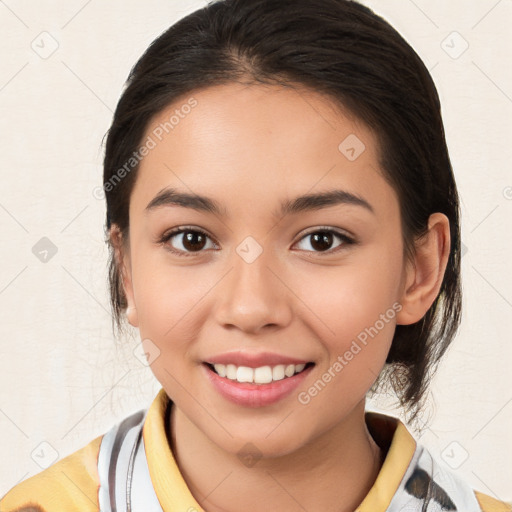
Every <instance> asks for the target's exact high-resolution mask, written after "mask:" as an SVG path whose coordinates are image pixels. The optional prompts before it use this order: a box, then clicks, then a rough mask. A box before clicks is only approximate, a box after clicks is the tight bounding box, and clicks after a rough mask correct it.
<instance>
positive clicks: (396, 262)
mask: <svg viewBox="0 0 512 512" xmlns="http://www.w3.org/2000/svg"><path fill="white" fill-rule="evenodd" d="M185 105H190V106H191V107H190V108H189V107H186V106H185ZM173 115H174V118H172V116H173ZM170 120H171V121H170ZM165 123H167V124H165ZM163 127H165V128H163ZM166 132H168V133H166ZM149 138H150V139H151V140H152V141H153V142H150V143H149V144H148V147H150V146H151V149H150V150H149V151H148V152H147V154H146V156H144V158H143V160H142V162H141V164H140V168H139V171H138V176H137V180H136V183H135V186H134V189H133V192H132V195H131V199H130V208H129V215H130V229H129V248H128V250H127V251H126V252H125V254H124V263H125V265H126V276H127V277H126V279H125V289H126V293H127V297H128V300H129V305H130V306H132V307H133V308H135V310H133V311H132V313H131V315H130V316H129V319H130V323H132V325H134V326H136V327H138V328H139V330H140V336H141V339H142V340H145V341H144V344H145V346H146V349H147V351H148V352H149V354H150V358H151V368H152V371H153V372H154V374H155V376H156V378H157V379H158V380H159V381H160V383H161V384H162V386H163V387H164V389H165V390H166V392H167V394H168V395H169V396H170V397H171V399H172V400H173V401H174V403H175V404H176V406H177V410H179V411H180V414H183V415H184V417H186V418H187V419H188V420H189V421H190V422H191V423H192V424H193V425H195V426H196V427H197V428H198V430H199V431H200V432H202V433H203V434H204V435H205V436H206V437H207V438H208V439H209V440H211V441H213V442H214V443H215V444H216V445H218V446H219V447H221V448H222V449H225V450H227V451H231V452H233V453H236V452H237V451H238V450H239V449H240V446H242V445H243V444H244V443H245V442H251V443H253V444H254V445H256V446H257V447H258V449H259V450H260V451H261V453H262V454H263V455H277V454H286V453H290V452H293V451H294V450H297V449H298V448H300V447H301V446H305V445H306V444H307V443H309V442H311V441H313V440H314V439H319V438H321V436H323V435H326V434H327V433H328V432H330V431H333V429H341V428H344V426H347V425H349V424H350V422H351V421H353V420H354V418H355V415H356V413H357V414H358V418H360V417H361V414H360V413H361V408H362V407H363V406H364V398H365V394H366V393H367V391H368V389H369V388H370V387H371V385H372V383H373V382H374V381H375V379H376V378H377V376H378V374H379V372H380V371H381V369H382V367H383V365H384V362H385V359H386V356H387V353H388V351H389V348H390V345H391V341H392V338H393V333H394V330H395V325H396V323H397V315H398V312H399V310H400V300H401V296H402V293H403V290H404V283H405V282H406V277H407V274H406V265H405V262H404V260H403V258H402V253H403V245H402V233H401V229H400V212H399V203H398V199H397V196H396V193H395V192H394V190H393V188H392V187H391V186H390V185H389V184H388V183H387V181H386V180H385V179H384V178H383V176H382V174H381V171H380V170H379V164H378V155H377V146H376V144H377V140H376V138H375V137H374V135H373V133H372V132H371V131H370V130H369V129H368V128H366V127H365V126H364V125H362V124H361V123H358V122H356V121H354V120H353V119H350V118H348V117H346V116H345V115H343V113H342V112H340V111H339V110H336V109H335V107H334V105H333V104H332V103H331V102H330V101H329V100H328V99H327V98H326V97H323V96H321V95H319V94H318V93H316V92H313V91H310V90H307V89H305V88H300V87H297V88H295V89H294V88H284V87H279V86H262V85H251V86H244V85H239V84H229V85H223V86H217V87H212V88H209V89H204V90H201V91H197V92H196V93H194V94H191V95H190V96H189V97H186V98H184V99H183V100H182V101H180V102H176V103H174V104H173V105H171V106H169V108H167V109H165V111H162V112H161V113H160V114H159V115H158V116H156V117H155V118H154V119H153V120H152V122H151V123H150V126H149V127H148V130H147V133H146V136H145V138H144V140H145V141H149ZM153 143H154V144H153ZM153 146H154V147H153ZM171 189H172V192H173V194H174V195H173V194H171ZM165 191H167V194H165ZM182 194H186V195H187V196H188V197H185V196H182ZM159 195H160V196H161V197H160V199H159V200H155V198H156V197H157V196H159ZM190 196H193V197H195V200H194V201H191V199H190ZM199 196H200V197H202V198H204V199H199ZM304 196H311V197H309V198H307V197H304ZM301 197H302V199H299V198H301ZM173 232H174V233H173ZM214 364H216V365H217V366H214ZM304 365H305V366H304ZM215 370H216V371H215ZM226 372H227V375H226ZM251 378H252V379H254V378H256V380H257V382H256V383H254V382H253V383H250V382H244V381H247V380H249V381H250V380H251ZM237 379H238V380H237ZM269 380H271V382H269ZM238 381H241V382H238ZM354 421H355V420H354Z"/></svg>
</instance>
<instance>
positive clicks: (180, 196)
mask: <svg viewBox="0 0 512 512" xmlns="http://www.w3.org/2000/svg"><path fill="white" fill-rule="evenodd" d="M338 204H348V205H355V206H361V207H363V208H365V209H366V210H368V211H369V212H371V213H373V214H375V211H374V209H373V207H372V205H371V204H370V203H369V202H368V201H366V200H365V199H363V198H362V197H360V196H358V195H356V194H353V193H352V192H348V191H346V190H329V191H326V192H319V193H316V194H305V195H302V196H298V197H296V198H294V199H293V200H289V199H288V200H284V201H282V202H281V205H280V208H279V209H278V210H276V211H274V212H273V215H274V216H276V217H284V216H286V215H291V214H297V213H299V212H305V211H312V210H320V209H322V208H328V207H330V206H336V205H338ZM164 206H181V207H184V208H192V209H193V210H197V211H200V212H206V213H212V214H215V215H219V216H227V211H226V209H225V208H223V207H222V206H221V205H220V204H219V203H218V202H217V201H215V200H214V199H212V198H209V197H206V196H201V195H198V194H188V193H186V192H179V191H178V190H176V189H173V188H169V187H167V188H164V189H162V190H161V191H160V192H159V193H158V194H157V195H156V196H155V197H154V198H153V199H152V200H151V201H150V202H149V204H148V205H147V206H146V208H145V212H146V213H149V212H151V211H152V210H155V209H157V208H161V207H164Z"/></svg>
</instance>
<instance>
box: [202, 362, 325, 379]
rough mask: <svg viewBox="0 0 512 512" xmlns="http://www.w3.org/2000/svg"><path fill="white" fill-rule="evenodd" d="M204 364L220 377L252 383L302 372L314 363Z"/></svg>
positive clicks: (284, 377) (285, 377) (283, 377)
mask: <svg viewBox="0 0 512 512" xmlns="http://www.w3.org/2000/svg"><path fill="white" fill-rule="evenodd" d="M204 364H205V365H206V366H208V368H209V369H210V370H211V371H213V372H214V373H216V374H217V375H219V376H220V377H224V378H226V379H229V380H232V381H236V382H240V383H243V382H248V383H253V384H270V383H272V382H278V381H280V380H284V379H288V378H290V377H293V376H294V375H297V374H299V373H302V372H303V371H304V370H306V369H307V368H310V367H311V366H314V364H315V363H313V362H309V363H306V364H304V363H302V364H278V365H275V366H259V367H258V368H250V367H248V366H236V365H234V364H212V363H204Z"/></svg>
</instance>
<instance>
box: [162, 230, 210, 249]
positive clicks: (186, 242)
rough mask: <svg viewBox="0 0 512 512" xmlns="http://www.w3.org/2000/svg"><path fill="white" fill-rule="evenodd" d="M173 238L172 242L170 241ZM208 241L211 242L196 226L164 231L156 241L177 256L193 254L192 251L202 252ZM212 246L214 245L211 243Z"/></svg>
mask: <svg viewBox="0 0 512 512" xmlns="http://www.w3.org/2000/svg"><path fill="white" fill-rule="evenodd" d="M171 240H174V244H172V243H171ZM208 241H210V242H211V239H210V237H209V235H207V234H206V233H205V232H204V231H201V230H200V229H197V228H187V227H180V228H177V229H174V230H172V231H168V232H167V233H165V234H164V235H163V236H162V237H161V239H160V240H159V241H158V242H159V243H161V244H163V245H164V246H165V248H166V249H167V250H168V251H170V252H172V253H174V254H176V255H178V256H193V254H194V253H199V252H202V250H203V249H205V248H207V249H209V248H212V247H206V246H207V243H208ZM212 245H213V247H215V245H214V244H213V243H212Z"/></svg>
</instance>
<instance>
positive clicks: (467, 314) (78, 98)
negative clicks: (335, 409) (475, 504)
mask: <svg viewBox="0 0 512 512" xmlns="http://www.w3.org/2000/svg"><path fill="white" fill-rule="evenodd" d="M365 3H366V4H367V5H369V6H370V7H373V8H374V9H375V11H376V12H377V13H379V14H381V15H383V16H384V17H385V18H386V19H388V20H389V21H390V22H391V23H392V24H393V25H394V26H395V27H396V28H397V29H398V30H399V31H400V32H401V33H402V34H403V35H404V37H405V38H406V39H407V40H408V41H409V42H410V43H411V45H412V46H413V47H414V48H415V49H416V51H417V52H418V53H419V54H420V56H421V57H422V58H423V60H424V61H425V63H426V65H427V67H428V68H429V69H431V70H432V74H433V77H434V80H435V82H436V84H437V86H438V89H439V93H440V95H441V100H442V103H443V112H444V119H445V124H446V132H447V139H448V145H449V148H450V152H451V158H452V163H453V166H454V170H455V173H456V178H457V181H458V184H459V188H460V194H461V199H462V229H463V242H464V245H465V247H466V251H467V252H465V255H464V257H463V279H464V290H465V299H464V303H465V311H464V317H463V324H462V328H461V330H460V332H459V335H458V337H457V339H456V341H455V343H454V345H453V346H452V348H451V350H450V352H449V354H448V355H447V357H446V360H445V361H444V364H443V366H442V367H441V369H440V372H439V374H438V376H437V378H436V379H435V382H434V384H433V387H432V395H431V397H430V399H429V405H428V408H427V411H428V412H429V413H430V423H429V425H428V428H427V429H425V430H424V431H423V433H422V435H421V436H419V437H420V438H421V441H422V442H423V443H425V444H426V445H427V446H429V447H430V448H431V449H432V450H433V452H434V453H435V454H436V455H437V456H438V457H439V458H440V460H442V461H443V462H444V463H445V464H448V465H449V466H451V467H453V468H454V469H456V471H457V472H458V473H459V474H460V475H461V476H462V477H463V478H465V479H466V480H468V481H469V482H470V483H471V484H472V485H473V487H475V488H477V489H479V490H481V491H483V492H486V493H488V494H490V495H493V496H496V497H499V498H501V499H506V500H512V488H511V486H510V483H511V482H512V434H511V431H512V429H511V426H512V376H511V375H512V372H511V371H510V367H511V361H512V337H511V334H510V332H511V328H512V271H511V270H512V269H511V267H512V264H511V262H512V240H511V236H510V233H511V232H512V229H511V228H512V225H511V224H512V172H511V164H510V162H511V160H512V144H511V140H512V125H511V122H510V119H511V118H512V66H511V65H510V57H511V54H512V37H511V30H510V26H511V22H512V2H511V1H510V0H500V1H497V0H478V1H475V0H473V1H468V0H450V2H446V1H444V0H435V1H432V0H415V1H413V0H373V1H366V2H365ZM203 5H204V2H203V1H199V0H196V1H181V0H180V1H178V0H165V1H164V0H150V1H144V2H140V1H135V0H129V1H127V0H124V1H121V0H108V1H101V2H100V1H94V0H93V1H89V2H88V1H87V0H68V1H66V2H64V1H60V2H58V1H50V0H44V1H40V2H33V1H32V2H30V1H26V0H25V1H24V0H6V1H5V2H1V3H0V26H1V30H2V36H3V45H2V48H1V50H0V52H1V63H2V65H1V66H0V109H1V115H0V141H1V148H2V154H1V159H0V173H1V174H0V177H1V188H0V229H1V234H2V243H1V244H0V262H1V266H0V318H1V322H0V340H1V341H0V354H1V357H0V392H1V397H0V433H1V444H0V460H2V463H1V464H0V495H2V494H3V493H4V492H6V491H7V490H8V489H9V488H10V487H12V486H13V485H15V484H16V483H17V482H19V481H20V480H22V479H24V478H26V477H28V476H30V475H33V474H35V473H37V472H38V471H40V470H41V467H42V466H44V465H45V464H48V463H49V462H51V461H53V460H54V459H55V458H56V457H63V456H65V455H67V454H69V453H71V452H72V451H74V450H76V449H78V448H79V447H81V446H83V445H84V444H86V443H87V442H89V441H90V440H91V439H92V438H93V437H95V436H97V435H100V434H102V433H104V432H105V431H106V430H107V429H108V428H109V427H110V426H111V425H112V424H113V423H114V422H116V421H118V420H120V419H121V418H122V417H124V416H125V415H127V414H128V413H130V412H132V411H135V410H137V409H139V408H142V407H146V406H147V405H148V404H149V403H150V401H151V400H152V398H153V396H154V394H155V393H156V391H157V389H158V383H156V381H155V380H154V378H153V377H152V374H151V373H150V371H149V369H148V368H146V367H145V366H144V365H143V364H142V363H141V362H140V361H139V360H138V359H137V358H136V357H135V356H134V354H133V350H134V347H135V346H136V342H137V337H136V333H135V336H134V339H133V340H132V341H126V342H124V344H123V345H121V344H117V343H116V342H115V341H114V339H113V336H112V333H111V326H110V313H109V306H108V297H107V288H106V258H107V253H106V247H105V244H104V242H103V222H104V212H105V209H104V204H103V202H102V200H98V199H96V198H95V196H94V194H93V191H94V189H95V187H98V186H99V185H101V172H102V170H101V158H102V146H101V142H102V137H103V135H104V133H105V132H106V130H107V129H108V126H109V122H110V119H111V115H112V111H113V109H114V108H115V105H116V102H117V99H118V98H119V95H120V92H121V90H122V87H123V83H124V80H125V79H126V77H127V74H128V72H129V70H130V68H131V66H132V65H133V64H134V63H135V61H136V59H137V58H138V57H139V56H140V54H141V53H142V51H143V50H144V49H145V48H146V46H147V45H148V44H149V43H150V42H151V41H152V40H153V39H154V38H155V37H156V36H157V35H158V34H159V33H161V32H162V31H163V30H164V29H166V28H167V27H168V26H169V25H170V24H172V23H173V22H174V21H176V20H177V19H178V18H180V17H182V16H184V15H185V14H187V13H189V12H191V11H193V10H195V9H196V8H198V7H200V6H203ZM466 46H467V48H466ZM52 51H54V52H53V53H52V54H51V55H50V53H51V52H52ZM44 237H46V238H48V239H49V240H50V241H51V244H53V246H54V247H55V248H56V250H57V252H56V253H55V254H54V255H53V256H52V253H51V249H49V250H50V253H49V256H48V261H47V262H43V261H41V260H40V259H39V258H38V257H36V255H35V254H34V251H35V250H34V246H36V247H39V246H37V244H38V243H40V244H43V246H44V247H45V248H46V247H47V246H48V247H49V245H48V241H43V242H41V239H42V238H44ZM44 244H47V245H44ZM373 405H374V406H375V407H377V408H385V407H386V404H385V401H383V400H378V401H375V403H374V404H373ZM386 410H388V411H389V410H391V411H392V409H386ZM427 419H428V415H427Z"/></svg>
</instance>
